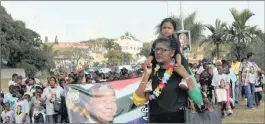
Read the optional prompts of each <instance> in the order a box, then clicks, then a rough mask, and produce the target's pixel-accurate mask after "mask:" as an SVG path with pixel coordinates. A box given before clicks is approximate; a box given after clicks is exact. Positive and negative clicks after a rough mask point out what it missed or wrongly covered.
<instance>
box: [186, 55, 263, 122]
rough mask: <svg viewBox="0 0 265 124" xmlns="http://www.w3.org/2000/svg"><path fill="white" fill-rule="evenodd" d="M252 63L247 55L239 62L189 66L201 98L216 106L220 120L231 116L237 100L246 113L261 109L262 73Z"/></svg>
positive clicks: (228, 61)
mask: <svg viewBox="0 0 265 124" xmlns="http://www.w3.org/2000/svg"><path fill="white" fill-rule="evenodd" d="M253 60H254V54H253V53H248V54H247V57H246V58H243V59H242V60H241V61H237V60H236V59H234V60H222V61H220V62H217V63H215V64H213V63H207V61H206V60H203V61H201V62H199V64H198V65H197V64H190V68H191V69H192V71H193V73H194V74H195V77H196V80H197V82H198V83H199V86H200V88H201V91H202V93H203V94H204V95H203V97H206V98H207V99H209V101H211V102H212V103H213V104H219V105H220V106H221V108H222V109H221V111H222V116H223V117H224V116H225V115H232V113H233V111H232V109H233V108H234V107H235V106H236V105H237V104H239V99H240V96H241V98H242V99H245V101H246V103H247V104H246V105H247V107H248V108H249V109H252V110H254V108H255V106H259V105H260V102H261V99H262V91H263V85H264V83H265V78H264V74H265V72H264V71H263V70H261V69H260V68H259V67H258V66H257V64H256V63H255V62H254V61H253Z"/></svg>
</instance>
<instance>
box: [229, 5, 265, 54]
mask: <svg viewBox="0 0 265 124" xmlns="http://www.w3.org/2000/svg"><path fill="white" fill-rule="evenodd" d="M230 12H231V14H232V16H233V18H234V22H233V23H232V26H230V27H228V28H227V30H228V34H227V37H226V38H227V40H229V41H231V43H232V49H233V50H232V51H234V52H235V53H234V54H235V56H236V57H237V59H241V58H242V54H245V51H246V46H247V44H248V43H249V42H251V41H253V39H255V38H260V39H262V34H263V33H262V31H261V30H260V29H258V28H257V26H248V25H247V21H248V20H249V19H250V18H251V17H252V16H254V15H255V14H254V13H252V12H251V11H250V10H248V9H245V10H243V11H242V12H239V11H238V10H236V9H235V8H233V9H230Z"/></svg>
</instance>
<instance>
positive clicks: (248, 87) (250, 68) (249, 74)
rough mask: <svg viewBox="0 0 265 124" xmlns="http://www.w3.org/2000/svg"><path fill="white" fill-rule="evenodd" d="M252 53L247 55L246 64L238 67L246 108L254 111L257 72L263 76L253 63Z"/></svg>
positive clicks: (261, 71)
mask: <svg viewBox="0 0 265 124" xmlns="http://www.w3.org/2000/svg"><path fill="white" fill-rule="evenodd" d="M253 60H254V53H252V52H250V53H248V54H247V62H245V63H243V64H241V65H240V77H241V83H242V85H244V91H245V95H246V97H247V106H248V108H249V109H254V104H255V100H254V94H255V84H256V82H257V81H258V72H260V73H262V74H265V72H264V71H263V70H261V69H260V68H259V67H258V65H257V64H256V63H255V62H254V61H253Z"/></svg>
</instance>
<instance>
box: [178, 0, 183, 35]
mask: <svg viewBox="0 0 265 124" xmlns="http://www.w3.org/2000/svg"><path fill="white" fill-rule="evenodd" d="M179 9H180V19H181V30H182V31H183V30H184V20H183V12H182V2H181V1H179Z"/></svg>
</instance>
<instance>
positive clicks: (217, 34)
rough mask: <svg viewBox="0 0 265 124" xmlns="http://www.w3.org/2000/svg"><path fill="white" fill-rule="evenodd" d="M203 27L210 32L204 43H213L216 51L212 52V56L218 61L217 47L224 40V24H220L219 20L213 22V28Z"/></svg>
mask: <svg viewBox="0 0 265 124" xmlns="http://www.w3.org/2000/svg"><path fill="white" fill-rule="evenodd" d="M205 27H206V28H207V29H208V30H210V31H211V33H212V34H211V35H210V36H208V38H207V39H206V41H208V42H209V41H210V42H211V43H213V44H214V45H215V47H216V49H215V50H214V51H213V52H214V54H213V55H216V56H217V60H218V59H219V57H220V56H219V46H220V44H222V43H224V42H225V40H224V37H225V36H226V35H225V32H226V23H225V22H222V21H221V20H219V19H216V21H215V26H213V25H210V24H208V25H205Z"/></svg>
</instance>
